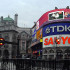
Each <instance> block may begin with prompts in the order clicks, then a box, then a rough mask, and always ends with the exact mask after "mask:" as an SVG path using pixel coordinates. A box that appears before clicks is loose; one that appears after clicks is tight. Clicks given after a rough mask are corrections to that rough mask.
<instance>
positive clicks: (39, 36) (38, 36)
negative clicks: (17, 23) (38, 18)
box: [36, 28, 42, 40]
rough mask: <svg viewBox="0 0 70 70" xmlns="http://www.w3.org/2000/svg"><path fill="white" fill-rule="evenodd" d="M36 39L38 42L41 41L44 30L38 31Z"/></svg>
mask: <svg viewBox="0 0 70 70" xmlns="http://www.w3.org/2000/svg"><path fill="white" fill-rule="evenodd" d="M36 38H37V40H40V39H41V38H42V28H41V29H39V30H38V31H37V33H36Z"/></svg>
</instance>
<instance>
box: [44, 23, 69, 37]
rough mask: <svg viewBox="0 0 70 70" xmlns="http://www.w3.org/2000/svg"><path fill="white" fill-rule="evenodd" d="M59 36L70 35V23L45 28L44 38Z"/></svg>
mask: <svg viewBox="0 0 70 70" xmlns="http://www.w3.org/2000/svg"><path fill="white" fill-rule="evenodd" d="M57 34H70V23H55V24H49V25H46V26H44V27H43V37H45V36H49V35H57Z"/></svg>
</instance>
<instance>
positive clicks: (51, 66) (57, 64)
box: [0, 59, 70, 70]
mask: <svg viewBox="0 0 70 70" xmlns="http://www.w3.org/2000/svg"><path fill="white" fill-rule="evenodd" d="M0 70H70V60H67V59H65V60H35V59H2V60H0Z"/></svg>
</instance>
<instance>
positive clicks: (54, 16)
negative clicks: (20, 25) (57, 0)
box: [37, 9, 70, 29]
mask: <svg viewBox="0 0 70 70" xmlns="http://www.w3.org/2000/svg"><path fill="white" fill-rule="evenodd" d="M61 19H70V9H55V10H51V11H48V12H46V13H44V14H43V15H42V16H41V17H40V18H39V20H38V21H37V29H38V28H40V27H41V26H42V25H43V24H44V23H45V22H47V21H49V20H51V21H53V20H61Z"/></svg>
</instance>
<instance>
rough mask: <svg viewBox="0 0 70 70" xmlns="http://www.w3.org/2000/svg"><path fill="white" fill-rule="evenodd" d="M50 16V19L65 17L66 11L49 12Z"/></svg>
mask: <svg viewBox="0 0 70 70" xmlns="http://www.w3.org/2000/svg"><path fill="white" fill-rule="evenodd" d="M48 17H49V21H50V20H58V19H64V11H56V12H52V13H49V15H48Z"/></svg>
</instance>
